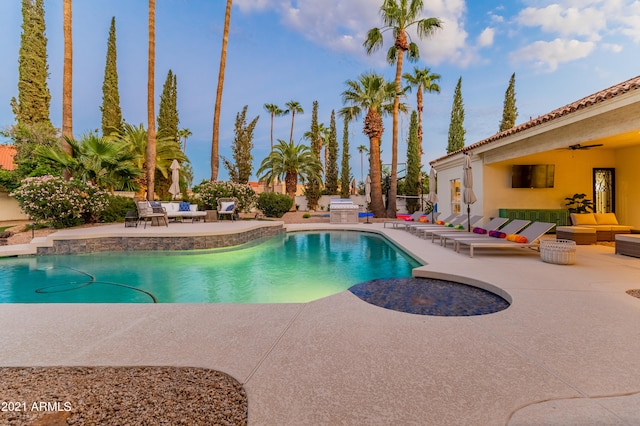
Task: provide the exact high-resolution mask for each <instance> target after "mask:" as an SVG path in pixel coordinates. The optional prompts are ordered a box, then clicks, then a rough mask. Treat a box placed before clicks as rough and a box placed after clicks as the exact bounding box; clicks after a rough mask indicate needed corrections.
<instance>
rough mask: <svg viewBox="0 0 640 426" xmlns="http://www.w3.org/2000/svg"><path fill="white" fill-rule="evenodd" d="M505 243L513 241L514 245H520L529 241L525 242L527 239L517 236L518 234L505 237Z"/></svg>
mask: <svg viewBox="0 0 640 426" xmlns="http://www.w3.org/2000/svg"><path fill="white" fill-rule="evenodd" d="M507 241H513V242H514V243H520V244H526V243H528V242H529V240H527V237H525V236H524V235H518V234H509V235H507Z"/></svg>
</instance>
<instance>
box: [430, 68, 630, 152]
mask: <svg viewBox="0 0 640 426" xmlns="http://www.w3.org/2000/svg"><path fill="white" fill-rule="evenodd" d="M639 88H640V76H637V77H633V78H631V79H629V80H627V81H623V82H622V83H618V84H616V85H614V86H611V87H609V88H607V89H604V90H601V91H599V92H596V93H594V94H592V95H589V96H587V97H584V98H582V99H580V100H577V101H575V102H572V103H570V104H568V105H565V106H563V107H560V108H557V109H554V110H553V111H551V112H548V113H546V114H544V115H541V116H538V117H537V118H532V119H531V120H529V121H527V122H526V123H522V124H519V125H517V126H514V127H512V128H510V129H507V130H505V131H503V132H499V133H496V134H495V135H492V136H489V137H488V138H486V139H483V140H481V141H479V142H476V143H474V144H472V145H469V146H465V147H464V148H462V149H459V150H457V151H454V152H451V153H450V154H447V155H445V156H442V157H440V158H437V159H435V160H433V161H431V162H430V163H435V162H437V161H439V160H442V159H445V158H447V157H450V156H452V155H455V154H458V153H460V152H465V151H469V150H471V149H473V148H477V147H479V146H483V145H487V144H489V143H491V142H494V141H497V140H499V139H503V138H505V137H507V136H511V135H513V134H516V133H519V132H522V131H523V130H527V129H530V128H532V127H535V126H538V125H540V124H543V123H547V122H549V121H551V120H554V119H556V118H560V117H564V116H566V115H568V114H571V113H572V112H576V111H579V110H582V109H585V108H588V107H590V106H592V105H595V104H599V103H602V102H605V101H607V100H609V99H612V98H615V97H617V96H620V95H623V94H625V93H628V92H631V91H634V90H637V89H639Z"/></svg>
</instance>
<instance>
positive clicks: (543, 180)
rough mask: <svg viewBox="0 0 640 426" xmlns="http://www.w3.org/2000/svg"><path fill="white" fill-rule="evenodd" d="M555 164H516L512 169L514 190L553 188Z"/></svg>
mask: <svg viewBox="0 0 640 426" xmlns="http://www.w3.org/2000/svg"><path fill="white" fill-rule="evenodd" d="M555 168H556V166H555V164H515V165H513V166H512V168H511V187H512V188H553V177H554V173H555Z"/></svg>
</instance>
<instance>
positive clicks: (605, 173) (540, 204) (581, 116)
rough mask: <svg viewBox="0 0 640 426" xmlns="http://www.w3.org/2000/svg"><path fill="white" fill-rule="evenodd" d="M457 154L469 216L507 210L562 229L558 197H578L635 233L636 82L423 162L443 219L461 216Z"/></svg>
mask: <svg viewBox="0 0 640 426" xmlns="http://www.w3.org/2000/svg"><path fill="white" fill-rule="evenodd" d="M465 155H470V158H471V164H472V167H473V189H474V192H475V194H476V197H477V201H476V202H475V203H474V204H472V205H471V206H470V207H471V213H472V214H481V215H484V216H485V217H486V218H488V217H495V216H499V215H500V214H501V213H502V215H503V216H504V215H505V212H507V211H508V210H509V211H511V213H513V212H514V211H516V212H518V213H519V215H520V216H522V217H530V218H532V219H533V220H541V219H547V220H550V221H555V222H556V223H558V224H559V225H563V224H565V222H566V221H567V220H568V218H567V217H566V216H567V215H566V214H564V213H565V212H566V206H565V204H566V202H565V198H566V197H571V196H572V195H573V194H575V193H584V194H587V196H588V198H589V199H590V200H593V201H594V202H595V205H596V208H597V211H598V212H614V213H615V214H616V216H617V218H618V221H619V223H621V224H626V225H630V226H632V227H633V228H634V229H640V76H638V77H634V78H632V79H630V80H627V81H625V82H622V83H619V84H616V85H615V86H612V87H609V88H607V89H604V90H602V91H600V92H597V93H594V94H592V95H590V96H587V97H585V98H583V99H580V100H578V101H576V102H573V103H571V104H568V105H565V106H563V107H561V108H558V109H556V110H553V111H551V112H549V113H547V114H545V115H543V116H540V117H537V118H533V119H531V120H529V121H527V122H526V123H523V124H520V125H518V126H515V127H513V128H511V129H509V130H506V131H504V132H501V133H497V134H495V135H493V136H490V137H488V138H486V139H484V140H481V141H479V142H476V143H474V144H472V145H469V146H466V147H464V148H463V149H461V150H459V151H456V152H452V153H450V154H448V155H446V156H443V157H441V158H438V159H436V160H433V161H431V162H430V164H431V166H432V167H433V168H434V169H435V170H436V172H437V191H438V198H439V203H438V207H439V210H440V211H443V212H445V213H448V212H451V211H454V212H455V211H462V212H466V210H467V206H466V205H465V204H463V203H462V197H461V181H462V174H463V171H462V169H463V159H464V156H465ZM514 166H515V167H514ZM519 166H528V167H519ZM523 171H525V172H523ZM527 173H528V174H529V175H528V176H525V178H524V179H521V178H522V177H523V176H522V175H523V174H524V175H526V174H527ZM532 173H533V176H532ZM532 178H533V179H532ZM523 186H526V187H523Z"/></svg>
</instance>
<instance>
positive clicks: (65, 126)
mask: <svg viewBox="0 0 640 426" xmlns="http://www.w3.org/2000/svg"><path fill="white" fill-rule="evenodd" d="M63 14H64V16H63V21H64V22H63V31H64V66H63V77H62V80H63V82H62V141H61V142H62V143H61V145H62V149H63V150H64V151H65V152H66V153H67V154H71V153H72V148H71V146H70V145H69V144H68V143H67V141H66V138H70V139H72V138H73V96H72V93H73V38H72V33H71V29H72V25H71V22H72V21H71V0H64V7H63ZM66 177H69V176H66Z"/></svg>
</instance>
